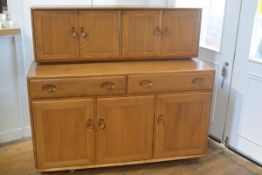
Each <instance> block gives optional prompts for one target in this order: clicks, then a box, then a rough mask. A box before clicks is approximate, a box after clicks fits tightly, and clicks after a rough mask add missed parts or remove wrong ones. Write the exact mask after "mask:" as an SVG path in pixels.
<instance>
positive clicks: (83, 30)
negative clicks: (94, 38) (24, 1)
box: [80, 27, 87, 38]
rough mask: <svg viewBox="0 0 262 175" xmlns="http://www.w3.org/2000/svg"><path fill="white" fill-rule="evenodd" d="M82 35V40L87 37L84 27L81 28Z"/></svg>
mask: <svg viewBox="0 0 262 175" xmlns="http://www.w3.org/2000/svg"><path fill="white" fill-rule="evenodd" d="M80 33H81V37H82V38H85V37H86V36H87V33H86V32H85V29H84V27H81V31H80Z"/></svg>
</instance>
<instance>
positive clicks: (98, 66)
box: [28, 58, 214, 78]
mask: <svg viewBox="0 0 262 175" xmlns="http://www.w3.org/2000/svg"><path fill="white" fill-rule="evenodd" d="M196 71H214V68H213V67H212V66H210V65H208V64H207V63H204V62H203V61H201V60H199V59H196V58H193V59H192V60H175V61H141V62H113V63H84V64H37V63H33V64H32V66H31V68H30V71H29V73H28V78H63V77H67V78H68V77H87V76H112V75H131V74H147V73H150V74H152V73H173V72H196Z"/></svg>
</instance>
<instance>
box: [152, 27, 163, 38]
mask: <svg viewBox="0 0 262 175" xmlns="http://www.w3.org/2000/svg"><path fill="white" fill-rule="evenodd" d="M154 35H156V36H161V35H162V31H161V30H160V27H159V26H156V27H155V30H154Z"/></svg>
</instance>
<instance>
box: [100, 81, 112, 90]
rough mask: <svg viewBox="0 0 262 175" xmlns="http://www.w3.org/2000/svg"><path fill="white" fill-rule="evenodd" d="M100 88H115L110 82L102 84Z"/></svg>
mask: <svg viewBox="0 0 262 175" xmlns="http://www.w3.org/2000/svg"><path fill="white" fill-rule="evenodd" d="M101 88H103V89H107V90H112V89H114V88H115V84H114V83H111V82H104V83H102V84H101Z"/></svg>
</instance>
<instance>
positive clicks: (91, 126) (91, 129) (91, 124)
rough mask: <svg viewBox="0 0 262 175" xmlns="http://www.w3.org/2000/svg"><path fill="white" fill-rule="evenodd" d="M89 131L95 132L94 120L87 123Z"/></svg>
mask: <svg viewBox="0 0 262 175" xmlns="http://www.w3.org/2000/svg"><path fill="white" fill-rule="evenodd" d="M87 129H88V130H89V131H90V132H91V131H94V125H93V120H92V119H89V120H88V121H87Z"/></svg>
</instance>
